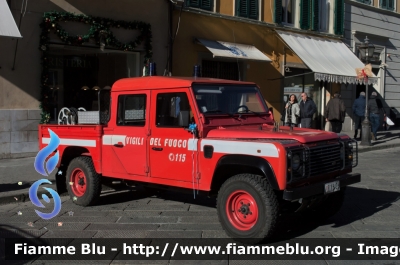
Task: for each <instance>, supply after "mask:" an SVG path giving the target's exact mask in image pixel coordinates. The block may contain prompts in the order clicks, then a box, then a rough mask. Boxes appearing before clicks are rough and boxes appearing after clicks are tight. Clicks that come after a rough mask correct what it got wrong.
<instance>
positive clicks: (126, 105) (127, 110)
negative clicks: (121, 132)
mask: <svg viewBox="0 0 400 265" xmlns="http://www.w3.org/2000/svg"><path fill="white" fill-rule="evenodd" d="M145 123H146V95H142V94H140V95H121V96H119V97H118V116H117V125H118V126H141V127H143V126H144V125H145Z"/></svg>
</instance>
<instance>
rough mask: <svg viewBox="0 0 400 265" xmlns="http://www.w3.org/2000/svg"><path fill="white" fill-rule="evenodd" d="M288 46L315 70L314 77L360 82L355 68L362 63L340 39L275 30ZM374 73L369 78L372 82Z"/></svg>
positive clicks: (322, 79) (375, 80)
mask: <svg viewBox="0 0 400 265" xmlns="http://www.w3.org/2000/svg"><path fill="white" fill-rule="evenodd" d="M276 32H277V33H278V34H279V36H280V37H281V38H282V40H283V41H284V42H285V43H286V44H287V46H288V47H289V48H290V49H291V50H292V51H293V52H294V53H295V54H297V56H299V57H300V59H301V60H302V61H303V62H304V64H305V65H307V66H308V68H310V69H311V70H312V71H313V72H314V79H315V80H319V81H327V82H335V83H350V84H356V83H363V82H364V79H361V80H360V79H358V78H357V72H356V68H364V67H365V65H364V63H363V62H362V61H360V59H358V58H357V56H356V55H355V54H354V53H353V52H352V51H351V50H350V49H349V48H348V47H347V46H346V45H345V44H344V43H343V42H342V41H340V40H333V39H328V38H322V37H316V36H309V35H304V34H298V33H292V32H285V31H279V30H277V31H276ZM376 82H377V78H376V77H370V78H368V83H369V84H375V83H376Z"/></svg>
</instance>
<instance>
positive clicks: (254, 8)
mask: <svg viewBox="0 0 400 265" xmlns="http://www.w3.org/2000/svg"><path fill="white" fill-rule="evenodd" d="M248 1H249V2H248V7H249V18H252V19H258V0H248Z"/></svg>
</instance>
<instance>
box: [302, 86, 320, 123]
mask: <svg viewBox="0 0 400 265" xmlns="http://www.w3.org/2000/svg"><path fill="white" fill-rule="evenodd" d="M299 105H300V118H301V128H311V120H312V117H313V115H314V113H315V112H317V106H316V105H315V103H314V101H313V100H312V99H311V98H308V96H307V93H301V101H300V104H299Z"/></svg>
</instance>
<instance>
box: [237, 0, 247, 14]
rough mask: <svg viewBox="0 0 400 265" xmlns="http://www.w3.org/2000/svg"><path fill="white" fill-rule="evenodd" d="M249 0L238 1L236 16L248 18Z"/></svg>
mask: <svg viewBox="0 0 400 265" xmlns="http://www.w3.org/2000/svg"><path fill="white" fill-rule="evenodd" d="M248 14H249V8H248V0H236V15H237V16H239V17H248V16H249V15H248Z"/></svg>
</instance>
